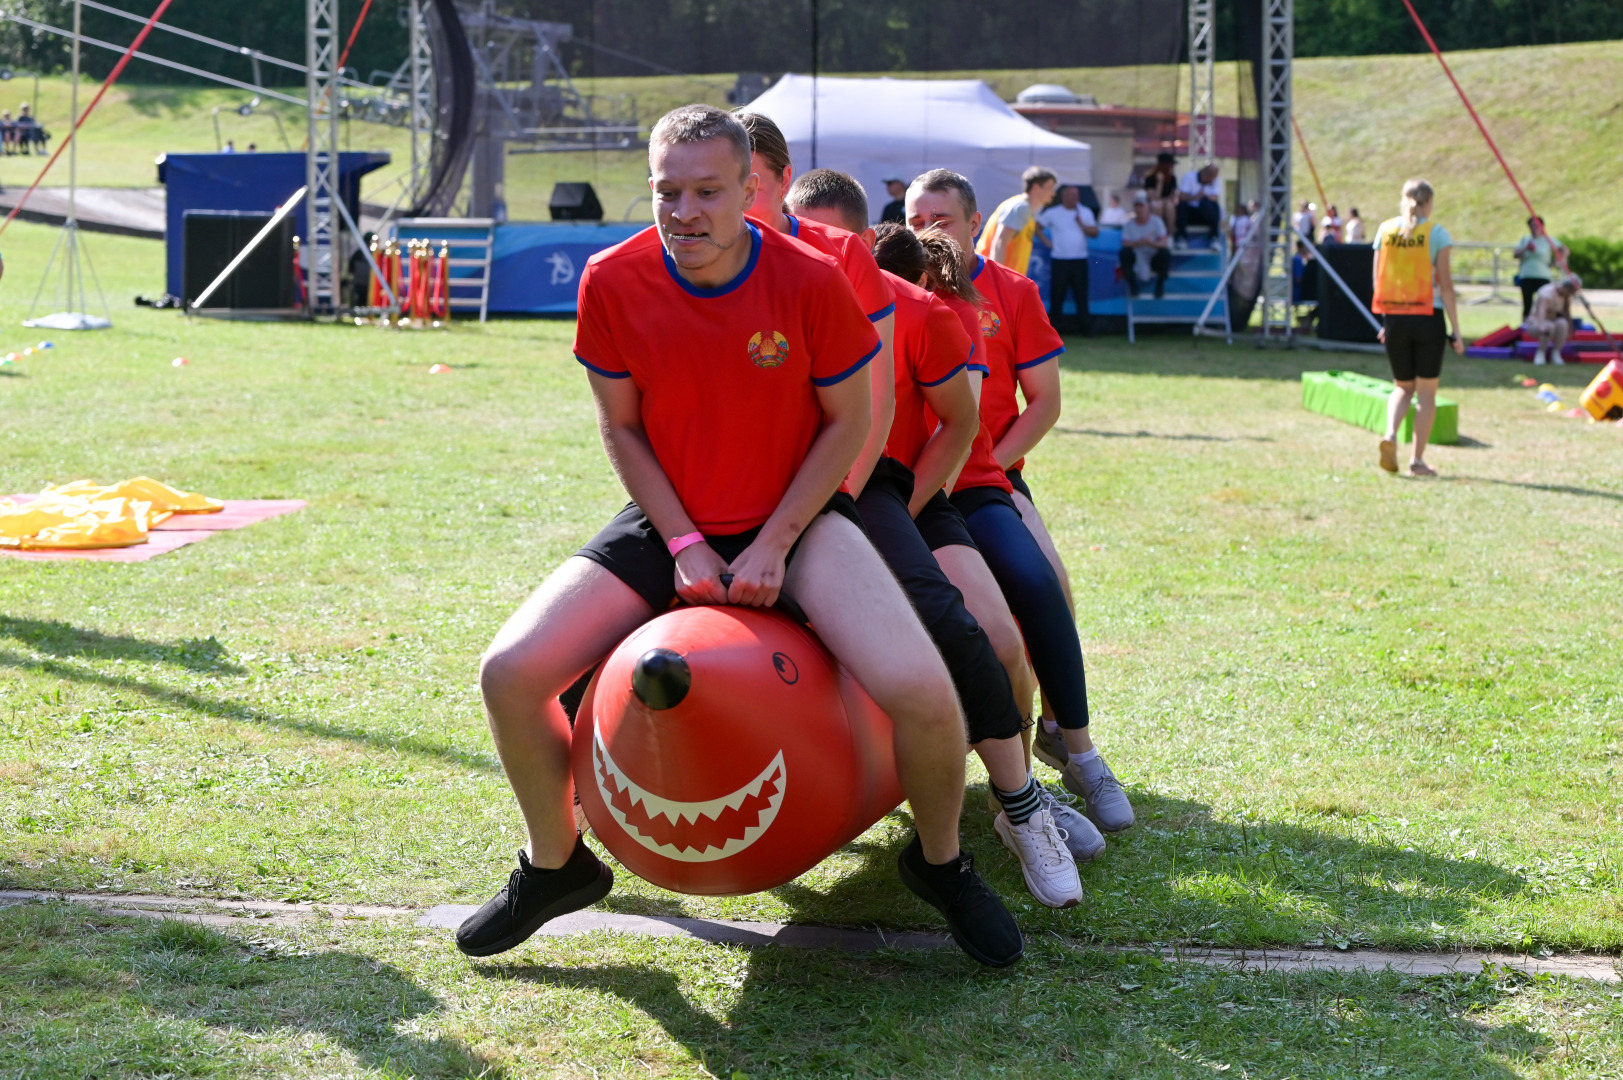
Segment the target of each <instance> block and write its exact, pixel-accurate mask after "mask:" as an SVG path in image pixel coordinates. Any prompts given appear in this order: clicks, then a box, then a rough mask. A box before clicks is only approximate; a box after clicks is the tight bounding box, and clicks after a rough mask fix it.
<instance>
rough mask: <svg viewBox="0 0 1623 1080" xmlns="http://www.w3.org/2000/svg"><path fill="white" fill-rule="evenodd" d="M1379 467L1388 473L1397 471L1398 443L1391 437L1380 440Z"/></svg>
mask: <svg viewBox="0 0 1623 1080" xmlns="http://www.w3.org/2000/svg"><path fill="white" fill-rule="evenodd" d="M1381 468H1383V469H1385V470H1386V471H1387V472H1389V473H1395V472H1397V471H1398V444H1397V443H1395V442H1393V441H1392V440H1391V439H1382V440H1381Z"/></svg>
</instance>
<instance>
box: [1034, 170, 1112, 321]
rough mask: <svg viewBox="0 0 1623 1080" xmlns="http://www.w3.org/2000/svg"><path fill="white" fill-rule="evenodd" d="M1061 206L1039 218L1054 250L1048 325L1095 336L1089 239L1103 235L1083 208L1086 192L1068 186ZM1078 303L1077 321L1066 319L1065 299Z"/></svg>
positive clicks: (1051, 253) (1050, 247)
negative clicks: (1069, 296) (1089, 274)
mask: <svg viewBox="0 0 1623 1080" xmlns="http://www.w3.org/2000/svg"><path fill="white" fill-rule="evenodd" d="M1059 200H1060V201H1059V205H1058V206H1050V207H1049V208H1048V209H1047V210H1044V211H1043V212H1042V213H1041V214H1038V215H1037V221H1038V223H1039V224H1041V225H1042V227H1043V228H1044V229H1046V230H1047V231H1048V246H1049V249H1050V261H1049V278H1048V321H1049V322H1051V323H1053V324H1054V327H1055V328H1056V329H1058V328H1060V327H1061V326H1062V325H1064V326H1066V327H1068V328H1069V329H1070V331H1071V332H1073V333H1077V334H1084V335H1087V334H1092V333H1093V315H1092V314H1091V313H1090V312H1089V310H1088V237H1090V236H1098V235H1099V225H1098V223H1097V222H1095V221H1094V219H1093V211H1092V210H1089V209H1088V208H1087V207H1085V206H1083V205H1082V189H1081V188H1079V187H1077V186H1076V185H1075V184H1066V185H1065V186H1064V187H1062V188H1060V189H1059ZM1067 294H1069V295H1071V296H1072V297H1074V298H1075V300H1076V320H1075V322H1072V321H1071V320H1070V319H1067V318H1066V317H1065V297H1066V295H1067Z"/></svg>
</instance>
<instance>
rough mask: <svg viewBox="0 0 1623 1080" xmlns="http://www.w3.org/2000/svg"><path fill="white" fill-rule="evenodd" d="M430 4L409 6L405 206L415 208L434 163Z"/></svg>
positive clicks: (417, 0)
mask: <svg viewBox="0 0 1623 1080" xmlns="http://www.w3.org/2000/svg"><path fill="white" fill-rule="evenodd" d="M428 3H429V0H412V2H411V3H410V4H409V5H408V11H409V13H410V14H409V16H408V17H409V20H410V21H409V26H408V29H409V31H410V41H409V43H408V45H409V48H410V51H411V56H410V60H411V121H410V122H411V195H410V196H408V198H407V199H406V201H407V203H409V204H411V205H416V203H417V200H418V198H419V197H421V196H422V195H423V193H424V192H425V191H426V190H427V188H428V178H429V174H430V172H431V171H432V169H433V161H434V119H435V117H434V54H433V51H432V49H431V46H430V45H429V41H428V20H427V18H426V12H425V11H424V8H425V7H426V6H427V4H428Z"/></svg>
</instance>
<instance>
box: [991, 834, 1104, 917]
mask: <svg viewBox="0 0 1623 1080" xmlns="http://www.w3.org/2000/svg"><path fill="white" fill-rule="evenodd" d="M992 828H993V829H994V830H996V832H997V835H998V839H999V840H1002V841H1003V846H1004V847H1006V848H1008V849H1009V850H1010V851H1012V852H1014V857H1015V858H1017V859H1019V860H1020V873H1021V874H1022V875H1024V877H1025V879H1026V888H1028V889H1030V890H1031V895H1032V896H1035V897H1036V898H1037V899H1038V900H1039V901H1041V902H1042V903H1044V904H1046V905H1047V906H1049V907H1052V908H1068V907H1075V906H1076V905H1077V904H1080V903H1081V902H1082V879H1081V878H1080V877H1078V876H1077V873H1076V860H1074V859H1072V858H1071V853H1070V852H1069V851H1067V850H1066V848H1065V837H1064V836H1063V835H1062V834H1061V832H1060V830H1059V828H1058V827H1057V826H1056V825H1055V824H1054V819H1053V818H1051V817H1049V816H1048V813H1047V812H1046V811H1043V810H1039V811H1037V812H1036V813H1035V814H1033V815H1031V819H1030V820H1029V821H1027V822H1026V823H1025V824H1024V825H1013V824H1010V822H1009V815H1008V814H999V815H998V816H997V817H996V818H995V819H994V820H993V821H992Z"/></svg>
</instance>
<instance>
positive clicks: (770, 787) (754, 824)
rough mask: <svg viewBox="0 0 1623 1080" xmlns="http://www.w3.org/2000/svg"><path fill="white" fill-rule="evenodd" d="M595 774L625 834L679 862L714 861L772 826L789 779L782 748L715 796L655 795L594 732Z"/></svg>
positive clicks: (760, 835)
mask: <svg viewBox="0 0 1623 1080" xmlns="http://www.w3.org/2000/svg"><path fill="white" fill-rule="evenodd" d="M592 765H593V768H592V775H593V778H594V779H595V780H596V781H597V791H598V794H599V795H601V796H602V798H603V803H604V805H605V806H607V807H608V808H609V813H610V814H612V815H614V820H615V821H616V822H617V823H618V824H619V826H620V827H621V828H622V829H624V830H625V832H626V835H627V836H630V837H631V838H632V839H634V840H636V841H637V843H639V844H641V845H642V846H643V847H645V848H647V849H648V850H649V851H652V852H656V853H658V854H660V855H663V856H665V857H666V858H668V859H675V860H676V861H678V862H714V861H716V860H717V859H725V858H727V857H728V856H730V855H736V854H738V853H739V852H740V851H743V850H744V849H745V848H747V847H749V846H750V845H751V844H753V843H755V841H757V840H759V839H760V838H761V837H762V835H764V834H765V833H766V831H767V829H769V828H771V827H772V822H773V821H774V820H775V819H776V818H777V816H778V809H779V808H780V807H781V806H782V805H783V793H784V787H785V781H786V779H787V776H786V773H785V771H784V764H783V751H782V750H779V751H778V753H777V756H776V757H774V758H773V759H772V760H771V761H770V762H768V763H767V766H766V768H764V769H762V770H761V771H760V772H759V773H758V774H756V776H755V778H754V779H753V780H751V781H749V783H747V784H745V785H743V786H742V787H740V788H738V789H737V790H735V791H732V792H729V793H728V794H726V795H721V796H718V797H716V798H714V799H702V800H698V801H694V802H683V801H680V800H677V799H667V798H665V797H663V796H661V795H655V794H654V793H653V792H651V791H649V790H648V789H647V788H645V787H643V786H642V785H640V784H638V783H636V782H635V781H634V780H632V779H631V778H630V777H628V776H627V775H626V774H625V771H624V770H623V769H622V768H621V767H620V766H619V765H618V764H616V763H615V760H614V758H613V757H611V756H610V755H609V750H608V747H606V746H604V745H603V737H602V735H600V734H599V733H597V732H593V733H592Z"/></svg>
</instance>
